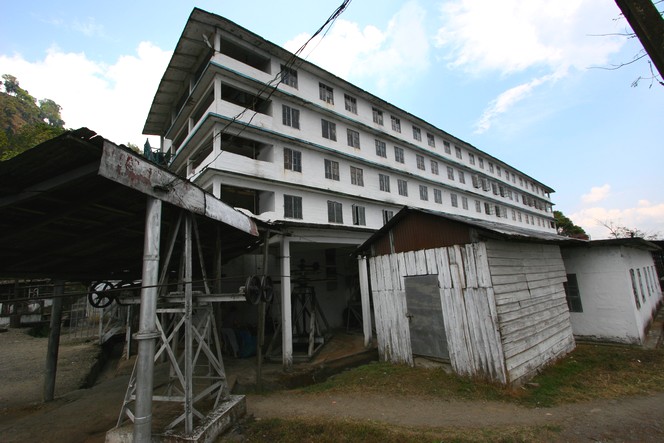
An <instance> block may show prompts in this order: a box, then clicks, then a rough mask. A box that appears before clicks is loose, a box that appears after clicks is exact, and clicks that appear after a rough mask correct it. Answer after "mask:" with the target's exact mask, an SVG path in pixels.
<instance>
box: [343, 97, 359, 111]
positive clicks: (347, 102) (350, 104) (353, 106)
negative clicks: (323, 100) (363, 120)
mask: <svg viewBox="0 0 664 443" xmlns="http://www.w3.org/2000/svg"><path fill="white" fill-rule="evenodd" d="M344 107H345V108H346V111H349V112H352V113H353V114H357V99H356V98H355V97H353V96H351V95H348V94H344Z"/></svg>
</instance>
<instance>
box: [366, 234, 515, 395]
mask: <svg viewBox="0 0 664 443" xmlns="http://www.w3.org/2000/svg"><path fill="white" fill-rule="evenodd" d="M487 258H488V255H487V251H486V247H485V245H484V244H483V243H473V244H469V245H462V246H453V247H449V248H437V249H428V250H424V251H414V252H406V253H398V254H392V255H384V256H379V257H372V258H370V259H369V264H370V272H371V286H372V294H373V297H374V310H375V317H376V335H377V338H378V351H379V354H380V355H381V358H382V359H383V360H386V361H391V362H394V363H407V364H411V365H412V364H413V360H412V349H411V344H410V331H409V328H408V319H407V317H406V297H405V292H404V283H403V281H404V277H408V276H415V275H427V274H434V275H435V274H437V275H438V283H439V287H440V297H441V305H442V310H443V312H442V313H441V315H443V319H444V323H445V333H446V335H447V342H448V343H447V347H448V350H449V354H450V362H451V364H452V367H453V368H454V370H455V371H456V372H457V373H459V374H464V375H474V376H479V377H484V378H488V379H491V380H496V381H499V382H502V383H506V381H507V376H506V371H505V364H504V356H503V350H502V344H501V339H500V332H499V328H498V311H497V309H496V307H495V301H494V291H493V289H492V287H491V275H490V272H489V263H488V261H487Z"/></svg>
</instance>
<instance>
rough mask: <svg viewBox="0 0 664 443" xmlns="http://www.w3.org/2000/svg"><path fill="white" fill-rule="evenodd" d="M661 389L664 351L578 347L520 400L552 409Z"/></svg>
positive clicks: (535, 382)
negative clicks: (564, 404)
mask: <svg viewBox="0 0 664 443" xmlns="http://www.w3.org/2000/svg"><path fill="white" fill-rule="evenodd" d="M530 386H532V387H530ZM662 390H664V350H645V349H640V348H636V347H628V346H606V345H591V344H579V345H578V346H577V348H576V349H575V350H574V351H573V352H572V353H571V354H569V355H568V356H567V357H565V358H563V359H561V360H560V361H558V362H556V363H555V364H553V365H551V366H549V367H547V368H545V369H544V370H543V371H542V372H541V373H540V374H539V375H538V376H536V377H535V378H534V379H533V380H532V384H531V385H529V386H528V387H527V388H526V393H525V395H522V396H521V397H520V401H521V402H522V403H523V404H527V405H532V406H552V405H556V404H561V403H575V402H579V401H585V400H591V399H594V398H619V397H624V396H629V395H639V394H647V393H650V392H653V391H662Z"/></svg>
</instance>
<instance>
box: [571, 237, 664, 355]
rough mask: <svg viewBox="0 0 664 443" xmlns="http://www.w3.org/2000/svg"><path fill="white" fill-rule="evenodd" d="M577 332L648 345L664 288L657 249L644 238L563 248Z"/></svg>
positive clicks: (585, 336)
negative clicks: (646, 341)
mask: <svg viewBox="0 0 664 443" xmlns="http://www.w3.org/2000/svg"><path fill="white" fill-rule="evenodd" d="M561 250H562V257H563V262H564V263H565V271H566V272H567V283H565V292H566V296H567V305H568V307H569V311H570V320H571V321H572V331H573V332H574V336H575V337H577V338H581V339H586V340H595V341H609V342H617V343H633V344H643V343H644V341H645V337H646V333H647V331H648V328H649V327H650V325H651V323H652V320H653V318H654V316H655V315H656V313H657V308H658V307H659V306H660V305H661V303H662V288H661V286H660V283H659V280H658V278H657V271H656V270H655V262H654V260H653V257H652V251H656V250H659V247H658V246H656V245H654V244H652V243H650V242H648V241H645V240H643V239H641V238H621V239H611V240H594V241H590V242H587V243H574V244H566V245H565V246H563V247H561Z"/></svg>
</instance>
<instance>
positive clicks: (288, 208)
mask: <svg viewBox="0 0 664 443" xmlns="http://www.w3.org/2000/svg"><path fill="white" fill-rule="evenodd" d="M351 168H353V167H351ZM361 171H362V170H361V169H359V168H354V170H353V169H351V177H353V180H354V181H356V182H358V183H363V178H362V174H361ZM358 172H359V174H358ZM325 173H326V175H327V174H328V173H329V175H330V176H335V175H336V176H338V174H339V170H338V167H336V168H335V166H334V164H331V165H330V168H329V169H328V167H327V165H326V170H325ZM379 182H380V188H381V190H383V191H386V192H389V191H390V177H388V176H386V175H383V174H379ZM397 188H398V191H399V194H400V195H403V196H408V182H407V181H406V180H397ZM419 195H420V200H422V201H429V188H428V187H427V186H425V185H419ZM433 201H434V202H435V203H437V204H441V205H442V204H443V191H442V190H441V189H438V188H434V189H433ZM459 204H461V208H462V209H464V210H466V211H467V210H469V199H468V197H466V196H464V195H461V196H459V195H458V194H456V193H450V205H451V206H452V207H453V208H458V207H459ZM474 204H475V212H477V213H482V212H484V213H485V214H487V215H495V216H496V217H497V218H508V208H506V207H505V206H500V205H495V204H492V203H488V202H484V203H483V202H482V201H480V200H474ZM355 208H361V209H355ZM356 211H360V212H358V213H357V214H356V213H355V212H356ZM364 211H365V210H364V207H363V206H359V205H353V224H354V225H359V226H364V225H365V224H366V223H365V216H364V213H365V212H364ZM510 211H511V217H512V220H513V221H518V222H520V223H523V222H525V223H526V224H531V225H533V226H534V225H535V224H537V226H540V227H549V228H554V227H555V225H554V222H553V221H551V220H549V221H548V226H547V220H544V219H542V218H540V217H535V216H533V215H530V214H522V213H521V212H520V211H516V210H515V209H511V210H510ZM284 217H285V218H293V219H302V217H303V216H302V197H297V196H293V195H285V196H284ZM328 221H329V222H330V223H343V215H342V205H341V203H338V202H332V201H328Z"/></svg>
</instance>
